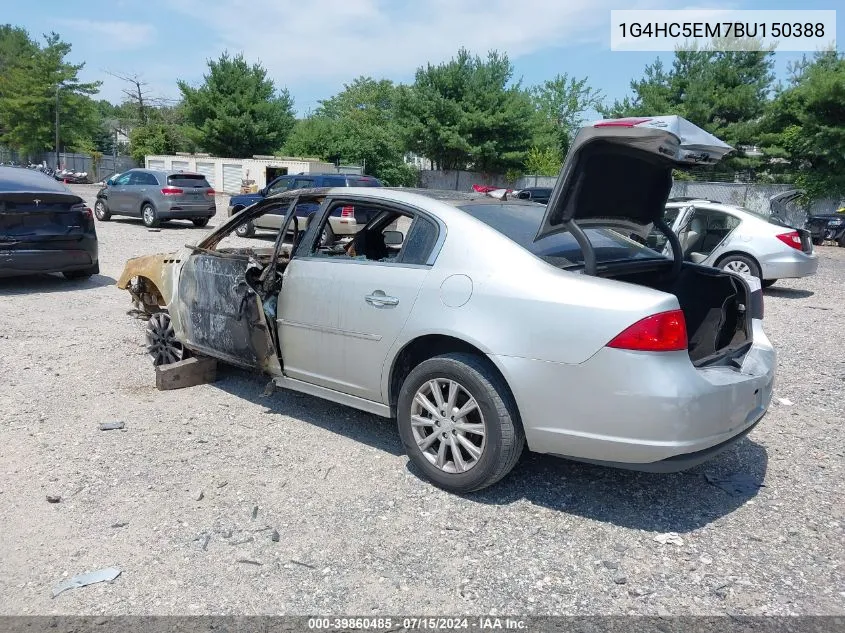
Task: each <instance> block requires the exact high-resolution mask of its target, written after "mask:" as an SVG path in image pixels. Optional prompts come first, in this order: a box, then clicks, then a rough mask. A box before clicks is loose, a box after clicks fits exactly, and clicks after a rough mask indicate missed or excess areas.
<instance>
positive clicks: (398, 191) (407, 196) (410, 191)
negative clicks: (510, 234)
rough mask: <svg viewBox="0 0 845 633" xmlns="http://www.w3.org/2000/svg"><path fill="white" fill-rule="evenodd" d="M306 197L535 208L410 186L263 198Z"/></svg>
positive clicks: (330, 189)
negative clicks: (329, 196)
mask: <svg viewBox="0 0 845 633" xmlns="http://www.w3.org/2000/svg"><path fill="white" fill-rule="evenodd" d="M303 194H304V195H308V196H326V195H335V196H361V197H367V198H378V199H382V200H385V201H394V202H405V203H411V204H413V202H414V201H416V200H415V199H418V198H419V197H420V196H422V197H425V198H429V199H431V200H436V201H438V202H442V203H444V204H447V205H449V206H452V207H460V206H461V205H464V204H467V203H470V202H472V203H474V204H517V205H522V206H526V207H531V208H532V209H533V208H535V207H536V206H537V205H536V204H535V203H533V202H529V201H527V200H518V199H517V198H508V199H506V200H500V199H498V198H493V197H492V196H488V195H486V194H483V193H478V192H476V191H453V190H450V189H421V188H413V187H314V188H311V189H293V190H290V191H284V192H282V193H277V194H275V195H272V196H269V197H268V198H267V199H268V200H269V199H280V200H283V199H285V198H293V197H295V196H297V195H303Z"/></svg>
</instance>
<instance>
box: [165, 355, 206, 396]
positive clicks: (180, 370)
mask: <svg viewBox="0 0 845 633" xmlns="http://www.w3.org/2000/svg"><path fill="white" fill-rule="evenodd" d="M215 380H217V361H216V360H214V359H213V358H199V357H197V356H192V357H191V358H186V359H185V360H180V361H178V362H175V363H170V364H169V365H159V366H158V367H156V389H158V390H159V391H166V390H168V389H184V388H185V387H196V386H197V385H204V384H206V383H209V382H214V381H215Z"/></svg>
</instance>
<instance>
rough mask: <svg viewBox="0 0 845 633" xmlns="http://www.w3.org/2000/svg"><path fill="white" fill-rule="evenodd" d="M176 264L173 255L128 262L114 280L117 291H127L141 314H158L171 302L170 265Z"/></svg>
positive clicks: (172, 289) (134, 259)
mask: <svg viewBox="0 0 845 633" xmlns="http://www.w3.org/2000/svg"><path fill="white" fill-rule="evenodd" d="M179 262H180V259H179V256H178V254H176V253H158V254H156V255H145V256H143V257H135V258H133V259H130V260H129V261H127V262H126V266H124V268H123V274H121V276H120V279H118V280H117V287H118V288H120V289H121V290H129V292H130V294H131V295H132V300H133V301H134V302H135V304H136V305H137V306H138V307H139V308H140V309H142V310H144V312H147V313H148V314H152V313H154V312H159V311H161V310H162V309H163V308H166V307H167V306H168V305H170V304H171V302H172V301H173V295H174V287H173V283H172V274H171V271H172V267H173V265H174V264H178V263H179Z"/></svg>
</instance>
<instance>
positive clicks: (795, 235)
mask: <svg viewBox="0 0 845 633" xmlns="http://www.w3.org/2000/svg"><path fill="white" fill-rule="evenodd" d="M776 237H777V238H778V239H779V240H780V241H781V242H783V243H784V244H786V245H787V246H791V247H792V248H794V249H796V250H799V251H800V250H801V234H800V233H799V232H798V231H789V232H788V233H780V234H779V235H777V236H776Z"/></svg>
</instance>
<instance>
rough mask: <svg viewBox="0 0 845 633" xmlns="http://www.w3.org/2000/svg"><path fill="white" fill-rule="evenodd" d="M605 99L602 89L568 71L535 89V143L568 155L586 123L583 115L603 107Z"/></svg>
mask: <svg viewBox="0 0 845 633" xmlns="http://www.w3.org/2000/svg"><path fill="white" fill-rule="evenodd" d="M603 98H604V97H603V96H602V93H601V92H600V91H598V90H595V89H593V88H591V87H590V86H589V85H587V78H586V77H585V78H582V79H576V78H575V77H569V76H568V75H567V74H566V73H564V74H562V75H556V76H555V77H554V78H553V79H549V80H546V81H545V82H543V83H542V84H541V85H539V86H535V87H534V88H532V89H531V99H532V102H533V104H534V109H535V112H536V121H537V122H536V128H535V145H536V146H537V147H540V148H546V147H554V148H555V149H556V150H557V153H558V154H560V155H561V156H563V155H565V154H566V152H567V150H568V149H569V144H570V143H571V142H572V138H573V137H574V136H575V133H576V132H577V131H578V128H579V127H580V126H581V124H582V123H583V120H584V114H585V113H586V112H587V111H588V110H597V109H598V108H600V107H601V106H602V105H603ZM559 167H560V165H558V168H559ZM526 168H528V166H527V164H526ZM529 171H530V168H529ZM531 173H535V172H531ZM555 173H557V172H555Z"/></svg>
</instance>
